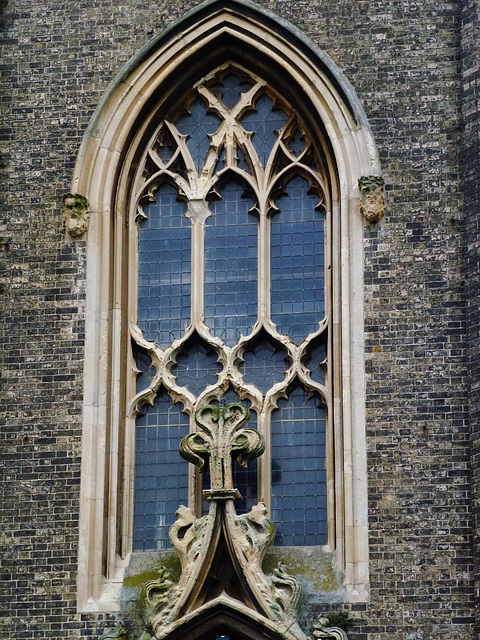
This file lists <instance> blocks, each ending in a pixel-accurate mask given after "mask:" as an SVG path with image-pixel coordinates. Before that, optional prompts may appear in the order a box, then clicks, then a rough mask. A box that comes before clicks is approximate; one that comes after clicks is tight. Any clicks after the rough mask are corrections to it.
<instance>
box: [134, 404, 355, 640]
mask: <svg viewBox="0 0 480 640" xmlns="http://www.w3.org/2000/svg"><path fill="white" fill-rule="evenodd" d="M249 417H250V412H249V410H248V408H247V407H246V406H245V405H243V404H240V403H231V404H228V405H226V406H225V407H217V406H214V405H207V406H204V407H201V408H200V409H198V410H197V411H196V413H195V421H196V423H197V425H198V426H199V427H200V429H201V431H197V432H195V433H191V434H189V435H188V436H185V438H183V439H182V441H181V443H180V453H181V454H182V456H183V457H184V458H185V459H186V460H188V461H189V462H192V463H193V464H195V465H196V466H197V467H199V468H200V469H203V468H204V467H205V463H206V461H207V459H209V463H210V477H211V489H210V490H208V491H205V492H204V495H206V497H207V499H208V500H209V501H210V508H209V512H208V515H205V516H203V517H201V518H197V517H196V516H195V513H194V512H193V511H192V509H190V508H189V507H185V506H180V507H179V508H178V510H177V513H176V515H177V520H176V522H175V523H174V524H173V525H172V526H171V527H170V531H169V533H170V541H171V543H172V545H173V546H174V548H175V550H176V552H177V553H178V556H179V557H180V562H181V566H182V572H181V574H180V578H179V580H178V582H176V581H175V580H174V579H173V577H172V574H171V573H170V572H169V571H168V569H166V568H165V567H161V568H160V570H159V571H158V577H157V578H156V579H155V580H149V581H148V582H146V583H145V584H144V585H143V589H142V608H143V618H144V623H145V626H144V632H143V634H142V636H141V638H140V639H139V640H164V638H166V637H167V636H168V635H169V634H170V633H171V632H172V631H173V630H175V629H179V628H180V627H181V626H183V625H191V624H192V623H193V620H195V619H201V617H202V616H203V615H207V616H209V615H210V613H209V612H210V611H211V609H212V608H213V607H219V608H223V609H224V610H227V611H228V610H231V611H235V616H239V615H240V616H243V618H244V620H245V621H247V622H248V621H251V620H252V616H253V617H254V618H255V619H256V621H257V622H256V623H258V622H259V621H262V622H263V624H264V625H265V627H266V629H269V630H270V631H272V630H275V633H276V634H277V635H280V637H281V638H283V640H308V639H307V637H306V636H305V634H304V633H303V631H302V630H301V629H300V627H299V626H298V623H297V612H298V605H299V601H300V597H301V592H302V587H301V584H300V581H299V580H298V579H297V578H295V577H294V576H290V575H288V573H287V572H286V570H285V569H286V567H285V566H284V565H282V564H281V563H280V564H279V565H278V567H277V568H276V569H274V571H273V573H271V574H269V573H264V571H263V567H262V563H263V558H264V556H265V553H266V551H267V549H268V547H269V546H270V545H271V544H272V542H273V539H274V536H275V527H274V525H273V523H272V522H271V521H270V520H269V518H268V511H267V508H266V506H265V505H264V504H263V502H260V503H259V504H257V505H256V506H254V507H252V509H251V511H250V512H249V513H245V514H243V515H237V513H236V511H235V503H234V498H236V497H238V495H239V494H238V491H237V490H236V489H234V488H233V478H232V460H233V459H234V458H237V459H238V461H239V462H240V464H244V465H246V464H247V462H248V461H249V460H252V459H254V458H256V457H258V456H259V455H261V454H262V453H263V450H264V443H263V439H262V437H261V435H260V433H259V432H258V431H257V430H256V429H244V428H243V426H244V425H245V424H246V423H247V421H248V419H249ZM333 637H336V636H333ZM340 640H344V639H343V638H342V637H341V636H340Z"/></svg>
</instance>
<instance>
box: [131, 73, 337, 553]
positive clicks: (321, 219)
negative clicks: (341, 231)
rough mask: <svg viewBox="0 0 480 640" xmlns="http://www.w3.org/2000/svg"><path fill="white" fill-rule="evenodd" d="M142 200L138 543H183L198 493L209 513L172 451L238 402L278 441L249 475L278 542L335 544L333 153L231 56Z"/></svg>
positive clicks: (158, 134) (136, 350) (146, 159)
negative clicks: (181, 521) (178, 539)
mask: <svg viewBox="0 0 480 640" xmlns="http://www.w3.org/2000/svg"><path fill="white" fill-rule="evenodd" d="M132 194H133V195H132V199H131V219H130V222H129V226H130V234H131V236H130V244H131V247H132V249H131V251H132V253H131V264H132V268H131V270H130V282H129V287H130V289H131V291H132V294H131V295H130V296H129V300H130V305H131V307H130V310H129V315H130V318H132V324H131V331H130V333H131V340H132V350H133V355H134V358H135V365H134V367H135V370H136V372H137V376H136V383H135V385H134V383H133V382H132V381H130V382H129V383H128V384H129V392H128V393H129V396H130V397H131V398H132V400H131V415H132V416H136V427H135V430H136V434H137V435H136V462H135V475H136V479H135V518H134V543H133V549H134V550H150V549H163V548H167V546H168V535H167V531H168V526H169V525H170V524H172V523H173V520H174V517H175V516H174V514H175V509H176V506H175V505H178V504H180V503H182V502H185V501H186V500H187V498H188V499H189V503H190V505H191V506H193V507H194V508H195V509H196V510H197V513H200V512H201V502H202V500H201V489H202V482H201V478H200V477H199V475H198V472H195V471H192V472H191V473H190V478H189V480H188V481H187V469H186V465H185V464H184V463H183V461H181V459H180V458H179V457H178V454H177V458H176V459H175V460H174V459H173V457H174V456H173V454H171V452H172V451H173V452H176V451H178V442H179V440H180V438H181V437H182V436H183V435H185V433H186V432H188V428H190V430H194V429H195V422H194V412H195V410H196V409H197V408H198V407H199V406H201V405H202V404H207V403H209V402H210V403H211V402H222V401H225V400H226V401H227V402H228V401H232V399H233V400H237V399H241V400H242V401H245V402H246V403H247V404H248V405H249V406H250V409H251V414H252V421H251V423H250V426H254V427H255V428H258V429H259V430H260V431H261V433H262V434H263V435H264V437H265V440H266V442H267V455H266V456H264V457H263V459H261V460H259V461H258V462H256V463H255V464H251V466H250V467H249V468H248V469H247V470H246V471H245V470H243V469H237V470H236V477H235V481H236V482H237V483H238V484H239V486H240V488H241V490H242V493H244V494H245V495H244V500H243V503H241V504H240V509H245V510H246V509H248V508H250V507H251V506H252V503H255V502H256V501H257V500H259V499H261V500H264V501H265V502H266V503H267V504H268V505H271V508H272V510H273V519H274V521H275V522H276V523H277V527H278V531H277V538H276V543H277V544H280V545H295V546H298V545H300V546H305V545H322V544H326V543H327V542H328V539H329V534H330V540H331V539H332V536H333V534H334V531H333V530H332V529H330V531H328V522H329V520H328V518H327V511H328V510H330V512H332V511H333V509H334V503H333V500H332V498H331V495H330V497H329V500H330V503H329V504H327V501H328V500H327V479H328V478H329V477H330V478H331V476H332V474H333V469H332V468H331V467H332V465H331V458H332V452H331V448H332V439H331V434H330V435H329V434H328V433H327V432H328V431H329V429H331V422H332V411H333V409H332V390H331V377H332V376H331V373H330V363H331V359H332V346H331V337H332V336H331V333H332V328H331V281H330V277H331V276H330V274H331V270H330V237H331V224H332V220H331V215H332V214H331V206H330V189H329V186H328V172H327V170H326V166H325V162H324V159H323V156H322V153H321V150H320V147H319V146H318V145H317V144H316V143H315V140H314V139H313V138H312V136H311V135H310V133H309V130H308V127H307V126H306V124H305V122H304V121H303V119H302V117H301V114H299V113H298V112H297V111H296V110H295V109H293V108H292V106H291V105H290V104H289V103H288V101H287V100H286V99H285V98H284V97H283V96H280V95H279V94H278V93H277V92H275V90H274V89H273V88H272V87H271V86H270V85H268V84H267V83H266V82H265V81H264V80H263V79H262V78H260V77H259V76H257V75H255V74H254V73H251V72H250V71H247V70H246V69H244V68H242V67H241V66H239V65H238V64H233V63H228V64H224V65H222V66H221V67H219V68H217V69H215V70H214V71H213V72H211V73H210V74H208V75H207V76H206V77H204V78H203V79H202V80H201V81H200V82H199V83H198V84H197V85H196V86H195V87H194V88H193V90H192V91H191V92H190V93H189V94H188V95H187V96H186V97H184V98H183V100H182V101H180V106H179V107H178V106H177V107H176V108H175V109H173V110H171V112H170V113H168V114H167V117H166V118H165V119H164V120H163V121H162V122H161V123H160V125H159V126H158V127H157V128H156V130H155V131H154V133H153V135H152V136H151V138H150V142H149V143H148V144H147V145H146V150H145V152H144V153H143V156H142V158H141V160H140V162H139V165H138V170H137V173H136V177H135V178H134V181H133V189H132ZM137 249H138V251H137ZM233 396H235V397H233ZM189 423H190V426H189ZM252 423H253V424H252ZM329 448H330V451H329ZM170 458H172V459H170ZM257 465H258V466H257ZM331 521H332V519H330V522H331Z"/></svg>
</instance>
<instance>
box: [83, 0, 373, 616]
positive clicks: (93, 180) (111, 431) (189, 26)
mask: <svg viewBox="0 0 480 640" xmlns="http://www.w3.org/2000/svg"><path fill="white" fill-rule="evenodd" d="M224 37H227V38H228V39H229V46H230V47H231V46H232V45H233V43H235V46H236V47H238V49H240V50H242V49H245V51H247V50H251V51H259V54H261V55H262V56H263V57H264V58H265V59H266V60H267V61H271V64H272V66H276V67H280V68H282V69H284V70H285V71H286V73H287V74H288V77H289V78H290V79H291V81H292V83H297V85H298V86H299V87H301V88H302V89H303V91H304V92H305V94H306V98H307V99H308V101H309V103H310V104H311V105H312V108H313V110H314V113H311V116H312V118H315V119H316V120H317V121H318V122H319V123H322V125H323V130H324V133H323V138H324V139H325V138H326V139H328V144H329V155H328V158H327V159H328V169H329V171H330V173H331V184H332V188H333V193H332V217H333V218H334V219H336V220H338V221H339V224H338V225H334V229H333V237H332V244H333V251H332V254H333V286H332V289H333V292H332V297H333V299H334V300H335V301H337V304H335V305H334V306H333V309H332V319H333V323H332V324H333V335H334V345H333V348H334V350H335V351H336V353H337V355H338V357H337V358H334V362H339V363H340V364H339V366H338V367H336V370H335V371H334V374H333V375H334V382H333V388H334V392H333V399H332V402H333V406H334V410H333V414H334V416H335V424H334V425H333V427H332V430H333V455H334V460H335V464H334V468H335V471H334V474H332V477H330V479H329V491H333V493H334V504H335V510H334V513H333V514H332V518H333V527H329V529H330V531H333V532H334V533H333V535H331V536H330V538H329V545H328V547H329V549H330V550H332V551H335V559H336V565H337V567H336V568H337V569H338V570H339V571H342V572H343V573H344V575H345V589H346V596H345V599H346V601H348V602H354V601H356V602H366V601H367V599H368V526H367V491H366V489H367V473H366V444H365V426H364V422H365V417H364V414H365V409H364V407H365V389H364V386H365V376H364V349H363V220H362V217H361V215H360V213H359V191H358V180H359V178H361V177H362V176H365V175H378V174H379V172H380V167H379V161H378V155H377V152H376V148H375V144H374V141H373V137H372V134H371V131H370V128H369V126H368V123H367V120H366V116H365V114H364V112H363V109H362V107H361V105H360V102H359V100H358V98H357V96H356V95H355V92H354V90H353V89H352V87H351V86H350V85H349V84H348V82H347V81H346V80H345V78H343V76H342V74H341V72H340V71H339V70H338V68H337V67H336V65H335V64H334V63H333V62H332V61H331V60H330V58H328V56H326V55H325V54H324V53H323V52H321V51H319V50H318V49H317V48H316V47H315V45H314V44H313V43H309V42H308V40H307V39H306V38H305V36H304V34H302V33H300V32H299V31H297V30H296V29H295V28H293V27H292V26H291V25H289V24H288V23H286V22H284V21H283V20H279V19H277V18H274V17H273V16H272V15H271V14H269V13H268V12H266V11H263V10H262V9H260V8H259V7H257V6H256V5H253V4H251V3H249V2H246V1H245V0H243V1H240V0H226V1H222V0H213V2H212V1H210V2H207V3H205V4H203V5H200V7H197V8H196V9H195V10H194V11H192V12H190V13H189V14H187V15H186V16H185V17H184V18H183V19H182V20H180V21H179V22H177V23H175V25H173V27H171V28H170V29H169V30H167V31H166V32H164V33H163V34H161V35H160V36H159V37H157V38H155V39H154V40H152V41H151V42H150V43H148V44H147V46H146V47H144V48H143V49H142V50H141V51H140V52H139V53H138V54H137V55H136V56H135V57H134V58H133V59H132V60H131V61H130V62H129V63H128V64H127V65H126V67H125V68H124V69H123V70H122V72H121V73H120V74H119V76H118V78H117V79H116V80H115V81H114V83H113V84H112V85H111V87H110V89H109V91H108V92H107V94H106V96H105V97H104V99H103V100H102V102H101V103H100V105H99V107H98V109H97V111H96V112H95V114H94V116H93V118H92V120H91V123H90V125H89V127H88V129H87V131H86V133H85V136H84V139H83V142H82V146H81V149H80V153H79V157H78V160H77V164H76V167H75V171H74V178H73V181H72V189H71V192H72V193H79V194H81V195H83V196H85V197H86V198H87V200H88V202H89V204H90V212H91V213H90V216H91V221H90V228H89V233H88V247H87V256H88V263H87V292H86V293H87V310H86V336H87V337H86V345H85V374H84V376H85V383H84V407H83V448H82V470H81V477H82V483H81V495H80V545H79V570H78V608H79V611H81V612H87V611H114V610H117V609H118V608H119V593H120V589H121V585H122V581H123V572H124V569H125V567H126V566H127V565H128V561H129V554H130V551H131V531H132V517H133V509H132V507H133V499H132V488H133V477H134V470H133V455H132V453H133V451H134V430H133V429H131V428H130V429H129V428H125V425H126V423H128V421H129V420H131V418H128V417H127V401H126V394H125V387H126V384H125V380H126V376H127V372H126V371H125V369H126V367H125V364H124V363H125V358H124V353H125V352H126V335H127V332H126V331H125V323H126V318H125V315H126V314H125V312H124V310H125V309H126V305H127V302H128V301H127V300H126V291H125V289H126V286H125V281H126V274H125V258H124V256H123V255H122V251H127V249H126V248H125V238H124V229H125V224H124V221H125V215H126V213H127V212H125V211H123V210H122V208H121V206H119V203H122V202H126V201H127V187H128V184H127V183H128V181H127V180H122V179H119V178H118V176H119V172H120V170H121V167H122V166H123V167H125V166H127V165H126V164H125V162H124V159H125V153H126V151H127V149H132V146H131V134H132V132H133V131H135V132H136V134H135V139H136V140H141V139H142V138H143V136H144V134H145V132H146V131H147V129H148V126H149V123H150V120H151V119H152V118H153V114H154V112H155V111H157V110H158V107H159V101H161V100H162V99H163V98H162V96H163V95H166V96H167V97H168V92H163V93H162V87H166V86H167V87H168V86H169V80H171V78H175V77H176V72H177V73H178V67H179V64H180V63H181V62H185V61H186V60H195V57H196V56H197V57H198V58H199V57H200V56H199V55H198V54H199V52H200V51H201V50H202V49H203V47H206V46H211V43H212V41H215V39H216V38H218V39H219V42H220V39H221V38H224ZM259 43H261V44H259ZM159 96H160V97H159ZM312 108H311V109H310V112H311V111H312ZM320 137H321V136H320V135H319V138H320ZM113 211H115V219H114V220H113ZM112 255H113V256H114V258H113V264H112V259H111V256H112ZM340 416H341V418H340Z"/></svg>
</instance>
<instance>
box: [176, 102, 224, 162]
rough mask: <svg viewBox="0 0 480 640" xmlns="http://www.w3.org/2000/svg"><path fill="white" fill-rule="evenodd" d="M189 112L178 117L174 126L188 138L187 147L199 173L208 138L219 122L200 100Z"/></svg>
mask: <svg viewBox="0 0 480 640" xmlns="http://www.w3.org/2000/svg"><path fill="white" fill-rule="evenodd" d="M189 112H190V113H186V114H185V115H183V116H180V118H179V119H178V120H177V122H176V123H175V126H176V127H177V129H178V131H179V132H180V133H181V134H182V135H184V136H188V139H187V147H188V150H189V151H190V155H191V156H192V159H193V162H194V164H195V166H196V168H197V172H198V173H200V172H201V170H202V167H203V165H204V163H205V159H206V157H207V153H208V150H209V148H210V138H209V137H208V136H209V135H211V134H212V133H215V131H216V130H217V129H218V127H219V126H220V122H221V121H220V118H219V117H218V116H217V115H215V114H214V113H212V112H208V111H207V106H206V105H205V103H204V102H203V100H200V98H197V99H196V100H194V101H193V102H192V104H191V105H190V109H189Z"/></svg>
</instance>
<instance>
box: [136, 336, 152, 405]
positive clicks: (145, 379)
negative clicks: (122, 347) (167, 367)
mask: <svg viewBox="0 0 480 640" xmlns="http://www.w3.org/2000/svg"><path fill="white" fill-rule="evenodd" d="M132 346H133V354H134V357H135V362H136V365H137V369H138V370H139V372H140V373H138V374H137V393H139V392H140V391H143V390H144V389H146V388H147V387H149V386H150V383H151V381H152V380H153V378H154V377H155V367H153V366H152V359H151V358H150V356H149V355H148V354H147V353H145V351H144V350H143V349H141V348H140V347H138V345H137V344H135V343H133V345H132Z"/></svg>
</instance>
